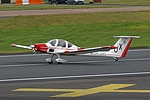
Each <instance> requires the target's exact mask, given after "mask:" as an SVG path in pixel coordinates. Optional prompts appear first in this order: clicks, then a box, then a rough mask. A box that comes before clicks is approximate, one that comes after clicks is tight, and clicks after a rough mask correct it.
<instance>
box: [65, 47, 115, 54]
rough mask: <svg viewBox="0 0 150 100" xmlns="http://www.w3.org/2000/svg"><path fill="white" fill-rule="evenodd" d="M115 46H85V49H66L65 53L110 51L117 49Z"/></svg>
mask: <svg viewBox="0 0 150 100" xmlns="http://www.w3.org/2000/svg"><path fill="white" fill-rule="evenodd" d="M115 48H117V47H115V46H103V47H95V48H85V49H82V48H80V49H78V50H66V51H64V54H77V53H82V54H84V53H90V52H97V51H108V50H110V49H115Z"/></svg>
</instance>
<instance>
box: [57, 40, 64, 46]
mask: <svg viewBox="0 0 150 100" xmlns="http://www.w3.org/2000/svg"><path fill="white" fill-rule="evenodd" d="M57 46H61V47H66V42H65V41H64V40H58V45H57Z"/></svg>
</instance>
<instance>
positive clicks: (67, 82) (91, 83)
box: [0, 49, 150, 100]
mask: <svg viewBox="0 0 150 100" xmlns="http://www.w3.org/2000/svg"><path fill="white" fill-rule="evenodd" d="M48 57H49V55H45V54H41V55H39V54H38V55H33V54H24V55H1V56H0V99H1V100H29V99H30V100H66V99H67V100H70V99H71V100H72V99H73V100H91V99H93V100H149V99H150V84H149V83H150V80H149V79H150V76H149V75H150V66H149V65H150V49H134V50H130V51H129V52H128V55H127V57H126V58H124V59H119V61H118V62H116V61H114V59H113V58H103V57H81V56H73V57H72V56H61V57H62V58H63V59H66V60H67V61H68V62H67V63H64V64H57V63H54V64H48V63H47V62H46V61H45V59H46V58H48Z"/></svg>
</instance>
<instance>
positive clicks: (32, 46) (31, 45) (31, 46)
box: [29, 38, 36, 54]
mask: <svg viewBox="0 0 150 100" xmlns="http://www.w3.org/2000/svg"><path fill="white" fill-rule="evenodd" d="M29 42H30V48H32V50H33V53H34V54H36V51H35V47H34V45H33V44H32V40H31V38H30V39H29Z"/></svg>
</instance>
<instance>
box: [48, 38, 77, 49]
mask: <svg viewBox="0 0 150 100" xmlns="http://www.w3.org/2000/svg"><path fill="white" fill-rule="evenodd" d="M48 43H49V44H50V45H51V46H54V47H66V48H71V47H73V46H75V45H73V44H72V43H70V42H68V41H66V40H62V39H53V40H50V41H49V42H48Z"/></svg>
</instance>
